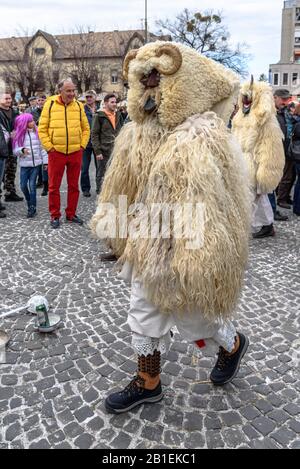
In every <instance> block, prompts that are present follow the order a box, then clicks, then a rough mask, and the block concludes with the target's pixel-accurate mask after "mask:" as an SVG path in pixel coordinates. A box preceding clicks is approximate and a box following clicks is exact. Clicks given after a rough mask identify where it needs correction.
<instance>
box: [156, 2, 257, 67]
mask: <svg viewBox="0 0 300 469" xmlns="http://www.w3.org/2000/svg"><path fill="white" fill-rule="evenodd" d="M223 19H224V18H223V15H222V13H221V12H217V13H215V12H214V11H213V10H209V11H205V12H204V13H203V14H202V13H200V12H192V11H190V10H188V9H187V8H186V9H185V10H183V12H181V13H180V14H179V15H178V16H177V17H176V19H175V20H170V19H166V20H159V21H157V26H158V27H159V28H160V33H169V34H171V36H172V38H173V39H174V40H175V41H177V42H180V43H182V44H185V45H187V46H190V47H192V48H193V49H195V50H197V51H198V52H200V53H201V54H204V55H206V56H207V57H209V58H211V59H213V60H216V61H217V62H219V63H221V64H223V65H224V66H226V67H228V68H230V69H232V70H234V71H235V72H236V73H238V74H240V75H242V76H246V75H247V61H248V60H249V58H250V56H249V54H247V53H246V51H247V48H248V46H247V45H246V44H244V43H243V44H237V45H235V46H232V45H231V44H230V34H229V31H228V28H227V27H226V26H225V25H224V23H223Z"/></svg>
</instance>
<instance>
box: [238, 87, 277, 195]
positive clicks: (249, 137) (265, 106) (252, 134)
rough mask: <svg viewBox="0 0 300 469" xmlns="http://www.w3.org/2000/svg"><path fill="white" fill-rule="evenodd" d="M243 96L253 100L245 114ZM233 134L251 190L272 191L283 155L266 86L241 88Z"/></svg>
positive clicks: (271, 102)
mask: <svg viewBox="0 0 300 469" xmlns="http://www.w3.org/2000/svg"><path fill="white" fill-rule="evenodd" d="M243 96H246V97H247V98H249V99H250V100H251V101H252V104H251V108H250V112H249V113H248V114H244V113H243ZM233 133H234V135H235V137H236V138H237V140H238V141H239V143H240V145H241V147H242V151H243V153H244V156H245V158H246V161H247V165H248V168H249V173H250V179H251V186H252V189H253V190H254V191H256V193H257V194H268V193H271V192H273V191H274V190H275V189H276V187H277V186H278V184H279V182H280V180H281V178H282V175H283V169H284V164H285V156H284V148H283V138H284V137H283V134H282V131H281V129H280V126H279V124H278V121H277V118H276V109H275V105H274V98H273V94H272V89H271V87H270V85H269V84H268V83H264V82H260V83H245V84H244V85H243V86H242V89H241V92H240V97H239V111H238V113H237V115H236V116H235V118H234V119H233Z"/></svg>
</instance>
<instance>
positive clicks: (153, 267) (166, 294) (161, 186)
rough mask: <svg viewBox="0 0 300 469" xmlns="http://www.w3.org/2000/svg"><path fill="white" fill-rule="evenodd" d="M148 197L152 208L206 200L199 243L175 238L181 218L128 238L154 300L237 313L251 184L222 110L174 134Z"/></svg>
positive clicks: (209, 313)
mask: <svg viewBox="0 0 300 469" xmlns="http://www.w3.org/2000/svg"><path fill="white" fill-rule="evenodd" d="M142 202H143V203H144V204H146V205H147V207H148V210H149V208H150V206H153V203H158V204H161V203H163V204H169V205H174V204H180V205H181V206H183V205H184V204H186V203H189V204H192V205H193V207H194V208H195V207H196V204H203V214H204V225H203V226H200V229H201V230H202V233H200V235H202V242H201V246H200V247H196V248H195V249H188V248H187V243H188V242H189V241H190V239H188V238H187V237H183V238H181V239H177V238H176V234H175V232H174V226H175V222H174V220H173V222H171V224H170V227H171V236H170V237H169V239H164V236H163V234H161V235H160V236H158V237H157V238H156V239H153V238H148V239H137V240H134V241H133V240H131V241H130V243H128V245H127V247H126V251H125V254H124V257H125V258H126V260H131V261H132V260H134V268H135V271H136V272H137V275H138V277H139V278H140V279H141V281H142V282H143V284H144V287H145V289H146V292H147V296H148V300H149V301H150V302H151V303H153V304H154V305H155V306H157V307H158V308H159V309H160V310H161V311H165V312H174V311H176V312H181V313H184V312H185V313H186V312H187V310H191V311H199V312H201V313H202V314H204V315H205V316H206V317H208V318H216V317H220V316H222V317H226V316H229V315H231V314H232V311H233V309H234V307H235V306H236V302H237V299H238V297H239V294H240V291H241V287H242V282H243V276H244V269H245V266H246V262H247V256H248V239H249V214H250V204H249V189H248V184H247V176H246V173H245V172H244V171H243V169H242V158H241V154H240V150H239V149H238V146H237V145H235V144H234V143H232V141H231V137H230V135H229V133H228V131H227V129H226V128H225V125H224V124H223V122H221V120H220V119H218V118H216V116H215V114H213V113H207V114H204V115H203V116H201V117H199V116H198V118H197V119H194V120H193V119H192V118H191V119H188V121H186V122H185V123H184V124H183V125H182V126H180V127H179V128H177V131H175V132H173V133H172V134H171V136H170V137H169V138H168V140H167V142H166V143H165V144H164V145H163V146H162V147H161V148H160V151H159V154H158V155H157V158H156V163H155V164H154V165H153V167H152V170H151V174H150V177H149V182H148V185H147V187H146V190H145V193H144V200H142ZM194 213H196V212H194ZM194 221H195V219H194ZM178 223H179V225H180V223H183V221H182V220H181V222H180V221H178V220H177V221H176V224H177V229H178ZM194 228H195V226H194ZM197 229H198V227H197V226H196V230H197ZM196 234H197V233H196ZM198 234H199V233H198ZM200 238H201V236H200ZM128 250H131V251H132V252H131V253H130V252H128Z"/></svg>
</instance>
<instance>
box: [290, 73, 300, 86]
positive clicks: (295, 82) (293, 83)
mask: <svg viewBox="0 0 300 469" xmlns="http://www.w3.org/2000/svg"><path fill="white" fill-rule="evenodd" d="M294 75H297V78H296V81H295V80H294ZM298 80H299V73H298V72H292V86H298Z"/></svg>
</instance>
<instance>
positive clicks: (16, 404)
mask: <svg viewBox="0 0 300 469" xmlns="http://www.w3.org/2000/svg"><path fill="white" fill-rule="evenodd" d="M39 194H40V192H39ZM64 196H65V193H64ZM6 206H7V215H8V217H7V219H6V220H1V223H0V232H1V244H0V259H1V263H0V312H2V311H5V310H6V309H8V308H9V307H11V306H14V305H18V304H22V303H26V301H27V300H28V299H29V298H30V296H32V295H34V294H36V293H39V294H42V295H45V296H46V297H47V298H48V300H49V302H50V303H51V306H52V311H54V312H56V313H58V314H59V315H61V317H62V319H63V327H62V328H61V329H59V330H58V331H56V332H55V333H53V334H48V335H47V334H46V335H41V334H39V333H37V332H35V331H34V329H33V320H32V317H31V316H30V315H26V314H21V315H18V316H17V315H16V316H14V317H11V318H7V319H5V320H1V322H0V327H1V328H2V329H5V330H6V331H7V332H8V333H9V334H10V337H11V341H10V343H9V346H8V349H7V354H6V364H2V365H0V448H2V449H6V448H12V449H18V448H44V449H48V448H55V449H60V448H99V449H101V448H108V449H111V448H121V449H126V448H131V449H134V448H147V449H148V448H185V449H187V448H253V449H259V448H270V449H271V448H298V449H299V448H300V338H299V329H300V313H299V307H300V300H299V291H300V274H299V272H300V263H299V253H300V223H299V220H298V219H297V217H292V216H291V220H290V221H289V222H288V223H281V224H277V225H276V233H277V236H276V238H274V239H267V240H262V241H251V254H250V261H249V268H248V271H247V275H246V285H245V288H244V291H243V295H242V298H241V301H240V304H239V308H238V312H239V315H238V317H237V320H236V323H237V325H238V328H239V329H240V330H242V331H243V332H245V333H246V334H248V335H249V337H250V341H251V346H250V349H249V353H248V354H247V356H246V358H245V360H244V361H243V364H242V367H241V371H240V373H239V375H238V377H237V379H236V380H235V381H234V382H233V383H232V384H230V385H227V386H225V387H224V388H222V389H218V388H214V387H213V386H212V385H211V384H210V382H209V381H208V377H209V373H210V370H211V367H212V365H213V363H214V361H215V356H214V354H215V352H216V351H215V350H211V349H206V350H205V351H204V352H203V356H202V357H199V358H196V357H194V356H193V353H192V350H191V347H190V346H188V344H186V343H184V342H182V340H178V336H176V335H175V338H174V339H175V340H174V343H173V345H172V348H171V351H170V353H169V355H168V356H167V359H166V360H165V362H164V368H163V384H164V387H165V398H164V400H163V401H162V402H160V403H159V404H155V405H152V406H149V405H148V406H142V407H140V408H138V409H136V410H134V411H132V412H129V413H128V414H125V415H122V416H113V415H109V414H107V413H106V412H105V410H104V405H103V402H104V398H105V396H106V395H107V393H108V392H109V391H111V390H112V389H116V388H118V387H119V386H122V385H123V384H125V383H126V382H128V379H129V378H131V376H132V373H133V371H134V369H135V356H134V353H133V350H132V348H131V345H130V331H129V328H128V326H127V324H126V315H127V310H128V307H129V289H128V287H127V286H126V284H125V283H124V282H123V281H121V280H120V279H119V278H118V277H117V275H116V274H115V273H114V271H113V266H112V265H110V264H103V263H101V262H100V260H99V254H100V253H101V252H103V249H104V247H103V246H101V243H99V242H98V241H96V240H94V239H93V238H92V237H91V235H90V232H89V229H88V227H87V226H84V227H83V228H82V227H78V226H70V225H67V224H63V225H62V227H61V229H60V230H56V231H53V230H51V229H50V227H49V219H48V212H47V198H41V197H40V196H38V212H39V213H38V216H37V218H36V219H34V220H30V221H28V220H27V219H26V216H25V215H26V210H25V206H24V204H23V203H11V204H8V203H7V204H6ZM94 206H95V197H94V196H93V199H81V201H80V206H79V207H80V208H79V212H78V214H79V215H80V216H82V217H83V218H84V219H85V221H88V220H89V219H90V217H91V215H92V213H93V210H94Z"/></svg>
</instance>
